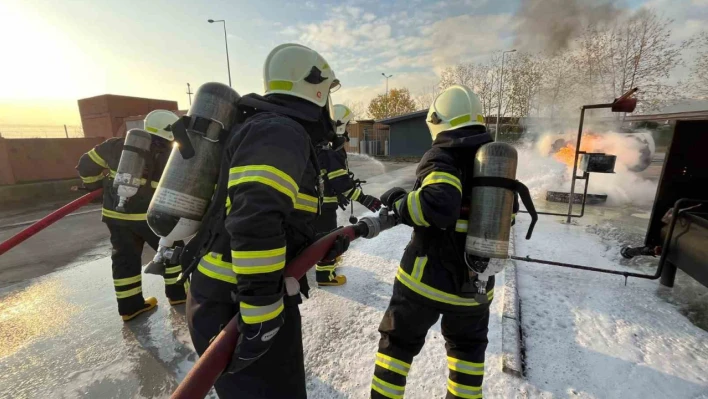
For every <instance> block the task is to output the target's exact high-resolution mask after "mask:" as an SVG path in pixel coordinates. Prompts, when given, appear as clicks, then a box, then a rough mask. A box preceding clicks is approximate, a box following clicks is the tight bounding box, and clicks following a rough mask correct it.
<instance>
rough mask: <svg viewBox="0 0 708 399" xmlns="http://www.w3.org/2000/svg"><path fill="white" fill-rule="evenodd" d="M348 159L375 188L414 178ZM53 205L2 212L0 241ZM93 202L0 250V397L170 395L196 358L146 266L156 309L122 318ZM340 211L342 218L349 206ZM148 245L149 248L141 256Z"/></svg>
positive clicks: (178, 314) (399, 166)
mask: <svg viewBox="0 0 708 399" xmlns="http://www.w3.org/2000/svg"><path fill="white" fill-rule="evenodd" d="M350 168H351V169H352V171H354V172H355V173H356V174H357V177H359V178H361V179H368V180H369V181H370V182H369V183H368V184H366V185H365V186H364V191H365V192H368V193H372V194H376V195H379V194H381V192H383V191H384V190H385V189H388V188H390V186H391V184H400V185H403V186H404V187H410V186H411V185H412V183H413V181H414V171H413V169H412V166H411V164H409V163H381V162H379V161H376V160H373V159H369V158H364V157H359V156H354V157H351V158H350ZM59 205H60V204H58V205H57V206H59ZM51 209H53V207H51V208H50V207H43V208H41V209H36V208H34V209H25V210H19V211H13V212H2V213H0V240H4V239H7V238H8V237H10V236H12V235H13V234H15V233H16V232H18V231H20V230H21V229H22V228H23V227H19V226H17V227H13V225H16V224H18V223H19V224H22V223H23V222H27V221H32V220H36V219H38V218H40V217H42V216H44V215H45V214H47V213H49V212H50V211H51ZM96 209H100V206H95V205H92V206H89V207H86V208H83V209H82V210H80V211H79V212H77V213H80V214H78V215H75V216H70V217H67V218H64V219H62V220H61V221H59V222H57V223H56V224H54V225H52V226H50V227H49V228H47V229H46V230H45V231H43V232H41V233H39V234H38V235H37V236H35V237H33V238H31V239H29V240H27V241H25V242H24V243H22V244H20V245H19V246H18V247H16V248H14V249H12V250H11V251H9V252H7V253H6V254H4V255H2V256H0V342H2V346H0V398H2V399H5V398H13V399H16V398H77V397H88V398H166V397H169V394H170V393H171V392H172V391H173V390H174V389H175V388H176V386H177V384H178V382H179V381H180V380H181V379H182V378H183V377H184V376H185V375H186V373H187V372H188V371H189V369H190V368H191V367H192V365H193V364H194V362H195V361H196V359H197V356H196V353H194V350H193V347H192V345H191V342H190V339H189V332H188V329H187V324H186V318H185V315H184V306H177V307H174V308H173V307H171V306H170V305H169V304H168V301H167V298H166V297H165V295H164V283H163V282H162V278H161V277H157V276H152V275H143V293H144V295H145V296H146V297H147V296H155V297H157V299H158V307H157V309H156V310H154V311H152V312H151V313H150V314H149V315H143V316H141V317H139V318H137V319H136V320H134V321H132V322H130V323H123V322H122V321H121V319H120V318H119V317H118V315H117V310H116V302H115V294H114V292H113V284H112V277H111V260H110V258H109V257H108V256H109V255H110V244H109V243H108V231H107V229H106V227H105V226H104V225H103V223H101V221H100V213H99V212H97V211H96ZM356 209H357V210H356V214H357V215H359V214H361V213H363V212H364V211H365V209H364V208H363V207H361V206H358V207H357V208H356ZM340 216H341V217H340V219H343V220H342V223H346V219H347V218H348V214H347V215H344V214H343V213H342V215H340ZM3 226H4V227H3ZM153 254H154V252H153V251H152V250H151V249H149V248H148V247H146V250H145V252H144V254H143V255H144V256H143V259H144V261H147V260H149V259H150V258H151V257H152V255H153ZM28 276H39V277H35V278H28ZM212 397H216V396H215V395H213V394H212Z"/></svg>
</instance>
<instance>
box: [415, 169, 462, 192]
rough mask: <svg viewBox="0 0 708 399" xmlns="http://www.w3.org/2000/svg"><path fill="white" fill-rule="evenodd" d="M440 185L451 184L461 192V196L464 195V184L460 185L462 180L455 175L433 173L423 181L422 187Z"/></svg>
mask: <svg viewBox="0 0 708 399" xmlns="http://www.w3.org/2000/svg"><path fill="white" fill-rule="evenodd" d="M439 183H446V184H449V185H451V186H453V187H455V188H456V189H457V190H458V191H459V192H460V194H462V183H460V179H458V178H457V176H455V175H452V174H450V173H445V172H432V173H430V174H429V175H427V176H425V179H423V185H422V187H425V186H429V185H431V184H439Z"/></svg>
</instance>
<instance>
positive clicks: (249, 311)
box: [241, 298, 283, 324]
mask: <svg viewBox="0 0 708 399" xmlns="http://www.w3.org/2000/svg"><path fill="white" fill-rule="evenodd" d="M282 312H283V298H280V299H279V300H278V301H277V302H275V303H272V304H270V305H266V306H254V305H249V304H247V303H246V302H241V319H243V322H244V323H246V324H257V323H263V322H266V321H268V320H273V319H275V318H276V317H278V315H279V314H280V313H282Z"/></svg>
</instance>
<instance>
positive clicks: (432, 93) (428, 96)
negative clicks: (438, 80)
mask: <svg viewBox="0 0 708 399" xmlns="http://www.w3.org/2000/svg"><path fill="white" fill-rule="evenodd" d="M438 94H440V85H432V86H428V87H424V88H423V89H421V90H420V91H419V92H418V95H416V96H415V103H416V107H417V108H418V110H423V109H428V108H430V105H431V104H432V103H433V101H435V98H436V97H437V96H438Z"/></svg>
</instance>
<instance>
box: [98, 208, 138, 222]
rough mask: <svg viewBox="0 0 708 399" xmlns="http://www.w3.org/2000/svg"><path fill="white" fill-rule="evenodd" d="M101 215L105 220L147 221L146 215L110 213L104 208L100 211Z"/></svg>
mask: <svg viewBox="0 0 708 399" xmlns="http://www.w3.org/2000/svg"><path fill="white" fill-rule="evenodd" d="M101 214H102V215H103V216H105V217H107V218H111V219H120V220H132V221H138V220H146V219H147V214H146V213H120V212H115V211H111V210H109V209H106V208H103V209H102V210H101Z"/></svg>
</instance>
